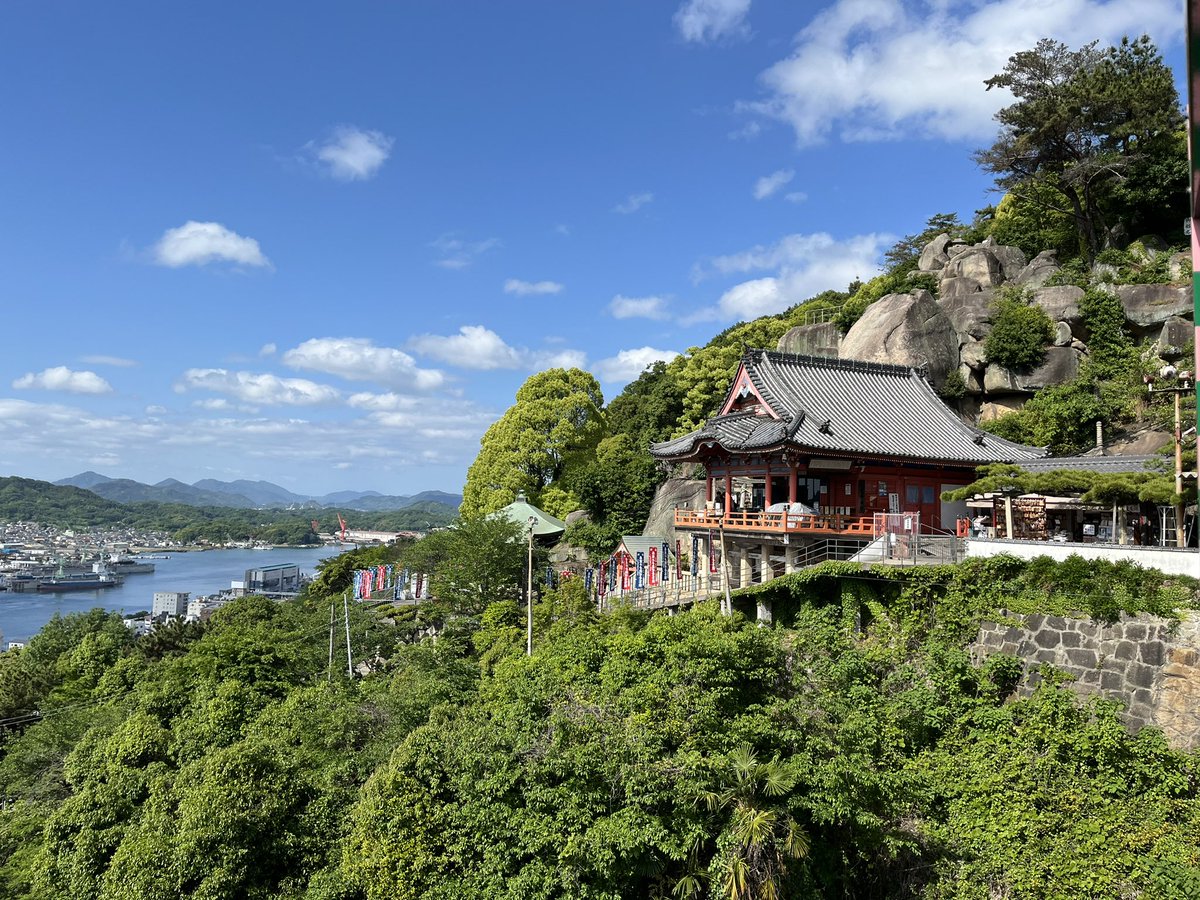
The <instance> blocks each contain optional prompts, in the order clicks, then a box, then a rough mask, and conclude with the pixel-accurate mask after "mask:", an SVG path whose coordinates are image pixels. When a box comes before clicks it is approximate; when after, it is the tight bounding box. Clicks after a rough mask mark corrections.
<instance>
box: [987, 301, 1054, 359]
mask: <svg viewBox="0 0 1200 900" xmlns="http://www.w3.org/2000/svg"><path fill="white" fill-rule="evenodd" d="M989 316H990V317H991V320H992V327H991V330H990V331H988V333H987V337H986V338H985V339H984V342H983V347H984V350H985V351H986V352H987V358H988V361H989V362H993V363H996V364H998V365H1001V366H1004V367H1005V368H1007V369H1011V370H1013V371H1015V372H1025V371H1028V370H1030V369H1032V368H1034V367H1035V366H1037V365H1038V364H1040V363H1041V361H1042V358H1043V357H1044V356H1045V355H1046V347H1047V346H1048V345H1049V344H1050V342H1051V341H1053V340H1054V323H1053V322H1051V321H1050V317H1049V316H1048V315H1046V313H1045V312H1044V311H1043V310H1042V308H1041V307H1039V306H1034V305H1033V303H1032V301H1031V299H1030V297H1029V296H1028V295H1027V294H1025V293H1024V292H1021V291H1013V290H1009V291H1004V290H1002V291H1001V292H1000V293H999V295H998V296H997V297H996V299H994V300H993V301H992V302H991V304H990V308H989Z"/></svg>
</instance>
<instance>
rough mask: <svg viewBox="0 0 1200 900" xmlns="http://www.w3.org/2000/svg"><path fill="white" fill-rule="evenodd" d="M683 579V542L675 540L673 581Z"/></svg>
mask: <svg viewBox="0 0 1200 900" xmlns="http://www.w3.org/2000/svg"><path fill="white" fill-rule="evenodd" d="M681 578H683V541H681V540H680V539H679V538H676V539H675V580H676V581H679V580H680V579H681Z"/></svg>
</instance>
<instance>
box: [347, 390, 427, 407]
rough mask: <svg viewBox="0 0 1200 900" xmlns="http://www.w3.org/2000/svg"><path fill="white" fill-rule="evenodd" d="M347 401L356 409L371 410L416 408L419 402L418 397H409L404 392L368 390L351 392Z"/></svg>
mask: <svg viewBox="0 0 1200 900" xmlns="http://www.w3.org/2000/svg"><path fill="white" fill-rule="evenodd" d="M346 402H347V403H349V404H350V405H351V406H353V407H355V408H356V409H366V410H370V411H371V412H397V411H399V410H404V409H414V408H416V406H417V404H418V400H417V398H416V397H408V396H405V395H404V394H397V393H393V392H389V393H386V394H372V393H370V392H366V391H364V392H362V393H358V394H351V395H350V396H349V397H348V398H347V400H346Z"/></svg>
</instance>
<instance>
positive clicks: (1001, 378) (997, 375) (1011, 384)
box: [983, 363, 1021, 394]
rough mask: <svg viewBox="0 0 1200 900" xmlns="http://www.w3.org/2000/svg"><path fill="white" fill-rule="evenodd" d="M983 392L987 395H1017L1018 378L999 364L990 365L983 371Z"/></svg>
mask: <svg viewBox="0 0 1200 900" xmlns="http://www.w3.org/2000/svg"><path fill="white" fill-rule="evenodd" d="M983 390H984V393H986V394H1016V393H1020V391H1021V389H1020V388H1019V387H1017V377H1016V376H1015V375H1014V374H1013V373H1012V372H1011V371H1009V370H1008V369H1006V368H1005V367H1004V366H1002V365H1000V364H999V363H990V364H989V365H988V367H987V368H986V369H984V370H983Z"/></svg>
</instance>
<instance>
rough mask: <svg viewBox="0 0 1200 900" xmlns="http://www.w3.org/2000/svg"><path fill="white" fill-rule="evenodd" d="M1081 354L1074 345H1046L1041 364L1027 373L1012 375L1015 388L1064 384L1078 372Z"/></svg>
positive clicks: (1028, 389)
mask: <svg viewBox="0 0 1200 900" xmlns="http://www.w3.org/2000/svg"><path fill="white" fill-rule="evenodd" d="M1082 359H1083V354H1082V353H1080V352H1079V351H1078V350H1076V349H1075V348H1074V347H1047V348H1046V356H1045V358H1044V359H1043V360H1042V364H1041V365H1040V366H1038V367H1037V368H1036V369H1034V370H1033V371H1032V372H1029V373H1027V374H1018V375H1016V376H1015V377H1014V381H1015V382H1016V385H1017V388H1018V389H1019V390H1022V391H1029V392H1031V393H1032V392H1033V391H1040V390H1041V389H1042V388H1044V387H1049V386H1050V385H1052V384H1066V383H1067V382H1068V381H1070V380H1071V379H1073V378H1074V377H1075V376H1076V375H1078V374H1079V363H1080V360H1082Z"/></svg>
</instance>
